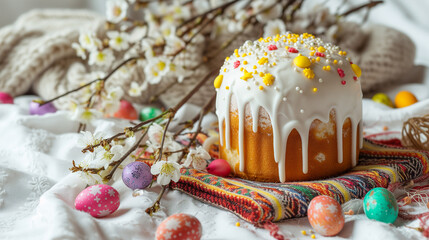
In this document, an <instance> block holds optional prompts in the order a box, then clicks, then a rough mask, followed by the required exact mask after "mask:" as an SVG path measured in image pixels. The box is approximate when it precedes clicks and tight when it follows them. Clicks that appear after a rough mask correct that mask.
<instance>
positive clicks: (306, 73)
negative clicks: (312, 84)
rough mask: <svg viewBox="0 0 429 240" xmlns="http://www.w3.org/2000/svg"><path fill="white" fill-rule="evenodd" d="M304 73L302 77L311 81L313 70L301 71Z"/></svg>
mask: <svg viewBox="0 0 429 240" xmlns="http://www.w3.org/2000/svg"><path fill="white" fill-rule="evenodd" d="M302 72H303V73H304V76H305V77H306V78H308V79H313V78H314V72H313V70H311V69H310V68H306V69H304V71H302Z"/></svg>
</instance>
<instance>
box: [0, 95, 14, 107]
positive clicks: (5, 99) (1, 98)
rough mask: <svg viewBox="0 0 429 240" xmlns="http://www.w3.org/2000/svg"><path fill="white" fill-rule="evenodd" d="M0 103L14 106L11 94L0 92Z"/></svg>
mask: <svg viewBox="0 0 429 240" xmlns="http://www.w3.org/2000/svg"><path fill="white" fill-rule="evenodd" d="M0 103H5V104H13V97H12V96H11V95H9V93H5V92H0Z"/></svg>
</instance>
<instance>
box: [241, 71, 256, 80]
mask: <svg viewBox="0 0 429 240" xmlns="http://www.w3.org/2000/svg"><path fill="white" fill-rule="evenodd" d="M252 77H253V73H252V72H248V71H246V70H244V73H243V76H242V77H240V79H243V80H244V81H247V79H249V78H252Z"/></svg>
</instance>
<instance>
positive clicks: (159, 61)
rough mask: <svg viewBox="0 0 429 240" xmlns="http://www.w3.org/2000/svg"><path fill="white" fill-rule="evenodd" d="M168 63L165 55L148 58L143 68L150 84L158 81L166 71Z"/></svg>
mask: <svg viewBox="0 0 429 240" xmlns="http://www.w3.org/2000/svg"><path fill="white" fill-rule="evenodd" d="M169 65H170V60H169V59H168V58H166V57H154V58H151V59H149V62H148V65H147V66H146V67H145V69H144V72H145V75H146V80H147V81H148V82H149V83H150V84H157V83H159V82H160V81H161V79H162V77H163V76H165V75H166V74H167V73H168V69H169V68H168V66H169Z"/></svg>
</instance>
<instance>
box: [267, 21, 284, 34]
mask: <svg viewBox="0 0 429 240" xmlns="http://www.w3.org/2000/svg"><path fill="white" fill-rule="evenodd" d="M285 32H286V25H285V23H284V22H283V21H282V20H280V19H275V20H270V21H268V22H267V24H266V25H265V27H264V37H269V36H276V35H277V34H283V33H285Z"/></svg>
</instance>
